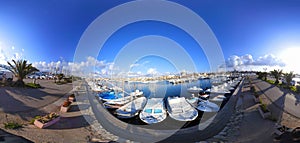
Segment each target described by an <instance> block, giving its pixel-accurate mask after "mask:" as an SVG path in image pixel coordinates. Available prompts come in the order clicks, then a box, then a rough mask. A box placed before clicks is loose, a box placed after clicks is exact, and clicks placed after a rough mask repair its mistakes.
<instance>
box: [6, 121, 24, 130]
mask: <svg viewBox="0 0 300 143" xmlns="http://www.w3.org/2000/svg"><path fill="white" fill-rule="evenodd" d="M21 127H22V125H21V124H19V123H15V122H8V123H4V128H5V129H18V128H21Z"/></svg>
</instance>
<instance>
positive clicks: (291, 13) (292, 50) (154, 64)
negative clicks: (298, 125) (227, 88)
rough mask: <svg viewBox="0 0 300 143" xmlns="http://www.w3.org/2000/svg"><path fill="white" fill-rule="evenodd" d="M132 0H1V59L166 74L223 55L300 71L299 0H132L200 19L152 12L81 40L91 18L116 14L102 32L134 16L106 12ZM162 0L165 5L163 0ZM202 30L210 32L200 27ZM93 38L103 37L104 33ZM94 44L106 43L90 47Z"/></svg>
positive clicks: (232, 61) (232, 64) (237, 65)
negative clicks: (209, 41)
mask: <svg viewBox="0 0 300 143" xmlns="http://www.w3.org/2000/svg"><path fill="white" fill-rule="evenodd" d="M126 2H132V1H108V0H104V1H99V0H95V1H90V2H89V3H87V2H84V1H71V0H63V1H52V0H49V1H38V0H29V1H17V0H10V1H0V63H1V64H6V61H10V60H11V59H27V60H29V61H30V62H32V63H34V65H35V66H36V67H37V68H39V69H41V70H45V71H53V69H55V68H56V67H59V68H61V69H62V70H66V71H67V70H69V71H70V70H73V71H77V70H83V69H92V70H95V72H97V73H101V74H109V73H112V72H118V71H119V72H121V71H122V72H123V71H125V72H128V71H129V72H130V73H136V74H159V73H177V72H179V71H191V72H193V71H197V72H209V71H211V70H212V67H211V65H212V62H211V61H212V60H214V59H219V58H221V59H224V60H225V61H224V62H223V63H222V61H218V62H220V63H219V66H220V67H223V68H224V67H226V68H227V69H229V70H232V69H237V70H262V69H263V68H267V69H268V70H273V69H277V68H280V69H284V70H285V71H295V72H297V73H300V65H299V64H298V63H297V58H298V55H299V53H300V42H299V41H300V17H299V15H300V1H296V0H272V1H271V0H266V1H263V2H261V1H260V0H251V1H250V0H245V1H216V0H202V1H199V0H190V1H184V0H172V1H170V2H172V3H173V4H171V5H176V4H177V6H178V5H179V7H181V8H182V7H184V8H186V9H188V11H190V13H184V12H181V11H180V10H178V13H171V14H167V11H168V10H169V9H172V8H171V6H170V8H169V7H167V8H166V9H164V10H165V11H166V12H165V13H159V12H160V10H161V9H160V8H161V7H159V6H157V9H150V10H149V9H147V8H148V7H147V5H146V6H145V5H142V6H145V8H143V7H142V6H141V7H142V9H145V11H141V9H139V8H140V7H135V6H131V5H130V4H128V3H127V4H128V5H129V6H131V7H130V11H131V12H132V13H134V14H140V15H139V16H144V15H146V13H152V14H153V13H154V15H155V16H160V15H163V16H166V17H168V18H169V19H171V20H172V18H173V20H174V19H175V21H177V22H178V23H181V22H182V21H184V22H187V24H190V23H191V24H195V25H196V26H193V27H191V26H190V27H189V26H188V27H187V28H186V29H184V28H182V27H181V26H178V25H176V24H174V23H171V22H169V21H170V20H169V21H168V20H165V21H162V20H157V19H150V20H149V17H147V16H145V20H139V21H135V22H131V23H128V24H126V25H123V26H121V27H119V28H118V29H116V30H115V31H113V33H112V34H111V35H109V37H108V38H107V39H105V42H104V43H102V44H96V45H97V46H94V47H93V46H90V45H89V46H86V47H80V44H79V43H80V39H83V38H82V36H83V35H84V34H88V33H89V32H88V30H87V29H88V28H89V27H91V25H93V24H94V25H96V23H97V22H95V20H96V19H97V18H99V17H101V16H103V15H105V14H106V16H107V17H108V19H106V20H107V21H110V23H109V24H107V25H104V26H103V25H102V27H100V26H99V25H98V26H99V27H97V28H98V29H97V30H96V31H97V32H98V33H96V35H100V36H101V34H102V33H105V32H106V31H108V30H109V29H111V28H112V27H113V26H114V25H118V23H121V22H123V21H125V20H126V19H130V18H131V17H133V15H131V14H125V13H123V14H122V13H121V14H120V13H115V14H111V13H110V14H107V13H109V11H112V9H114V10H116V9H120V7H122V6H123V5H126ZM155 2H156V3H158V4H159V3H161V5H162V3H163V2H164V1H160V0H157V1H155ZM120 5H122V6H120ZM148 6H149V5H148ZM149 7H150V6H149ZM155 12H156V13H155ZM191 13H192V14H196V15H197V16H198V17H200V18H201V19H202V20H203V21H204V22H205V24H206V25H207V27H208V29H209V31H211V32H212V33H213V35H214V36H215V38H216V39H217V41H218V43H217V44H218V45H219V47H220V48H221V50H222V51H221V52H220V51H216V54H215V55H216V56H215V57H214V56H209V54H208V53H207V50H208V49H209V48H210V45H206V44H205V43H201V42H200V43H199V41H197V39H195V37H193V35H192V34H191V32H189V31H193V30H194V31H196V30H199V29H200V30H203V29H201V28H203V27H201V26H199V27H197V25H200V24H198V23H197V21H196V20H195V19H187V20H186V19H185V18H186V17H189V15H192V14H191ZM168 18H167V19H168ZM104 20H105V19H104ZM107 21H104V22H107ZM104 22H103V21H102V23H104ZM100 23H101V22H100ZM207 27H206V28H207ZM101 30H102V31H101ZM204 30H205V29H204ZM94 34H95V33H94ZM196 34H197V33H196ZM102 35H104V34H102ZM200 36H202V37H209V36H206V35H205V34H204V35H203V34H202V35H201V33H200ZM93 38H94V39H96V40H97V38H99V41H100V37H93ZM202 39H203V38H202ZM205 40H206V39H205V38H204V40H203V41H205ZM78 48H83V51H86V53H87V54H83V55H84V57H83V58H82V59H81V60H80V61H74V59H76V57H75V58H74V56H75V55H76V54H75V53H76V51H80V50H78ZM93 48H97V49H99V50H98V51H97V50H96V51H97V52H91V54H90V55H89V53H88V52H89V51H94V50H91V49H93ZM205 48H208V49H206V50H205ZM100 49H101V50H100ZM217 52H218V53H219V54H221V55H222V56H221V57H220V56H218V53H217ZM147 53H148V54H147ZM77 54H78V53H77ZM122 54H123V55H122ZM124 54H125V55H124ZM95 55H96V56H95ZM224 63H225V64H224ZM298 65H299V66H298ZM125 67H126V68H125Z"/></svg>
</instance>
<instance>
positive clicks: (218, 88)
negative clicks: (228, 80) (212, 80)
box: [207, 85, 230, 94]
mask: <svg viewBox="0 0 300 143" xmlns="http://www.w3.org/2000/svg"><path fill="white" fill-rule="evenodd" d="M207 92H210V93H214V94H226V93H230V91H229V90H228V89H226V88H225V87H224V86H222V85H221V86H212V88H211V89H210V91H207Z"/></svg>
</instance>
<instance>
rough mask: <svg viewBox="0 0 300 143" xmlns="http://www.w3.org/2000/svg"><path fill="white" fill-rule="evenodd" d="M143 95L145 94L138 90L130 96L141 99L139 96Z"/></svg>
mask: <svg viewBox="0 0 300 143" xmlns="http://www.w3.org/2000/svg"><path fill="white" fill-rule="evenodd" d="M143 94H144V92H143V91H140V90H138V89H136V90H135V91H134V92H131V93H130V96H133V97H139V96H142V95H143Z"/></svg>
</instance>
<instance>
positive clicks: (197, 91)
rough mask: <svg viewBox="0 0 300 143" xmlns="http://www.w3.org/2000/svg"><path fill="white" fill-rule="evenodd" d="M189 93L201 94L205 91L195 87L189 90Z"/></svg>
mask: <svg viewBox="0 0 300 143" xmlns="http://www.w3.org/2000/svg"><path fill="white" fill-rule="evenodd" d="M187 91H188V92H192V93H199V92H200V91H203V89H202V88H200V87H197V86H193V87H190V88H189V89H187Z"/></svg>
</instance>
